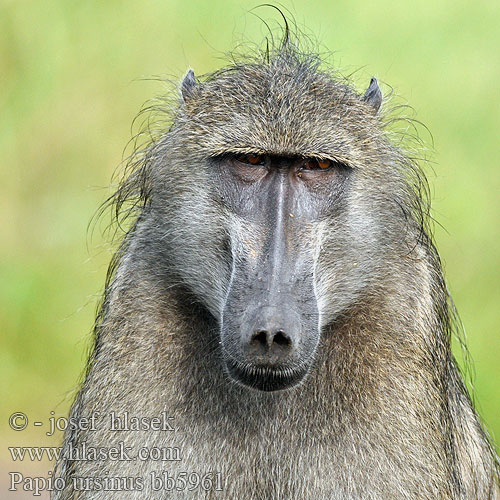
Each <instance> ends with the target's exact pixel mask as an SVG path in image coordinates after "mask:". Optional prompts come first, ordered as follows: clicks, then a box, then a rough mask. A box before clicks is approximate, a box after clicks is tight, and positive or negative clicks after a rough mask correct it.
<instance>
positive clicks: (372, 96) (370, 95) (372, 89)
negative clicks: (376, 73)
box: [363, 77, 382, 113]
mask: <svg viewBox="0 0 500 500" xmlns="http://www.w3.org/2000/svg"><path fill="white" fill-rule="evenodd" d="M363 101H365V102H367V103H368V104H369V105H370V106H371V107H372V108H373V110H374V112H375V113H377V112H378V110H379V109H380V105H381V104H382V91H381V90H380V87H379V86H378V82H377V79H376V78H375V77H373V78H372V79H371V80H370V86H369V87H368V88H367V89H366V92H365V95H364V96H363Z"/></svg>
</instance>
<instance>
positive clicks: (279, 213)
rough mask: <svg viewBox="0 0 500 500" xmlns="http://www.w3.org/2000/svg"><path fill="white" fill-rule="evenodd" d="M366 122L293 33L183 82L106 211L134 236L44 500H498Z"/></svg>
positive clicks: (414, 195)
mask: <svg viewBox="0 0 500 500" xmlns="http://www.w3.org/2000/svg"><path fill="white" fill-rule="evenodd" d="M382 101H383V96H382V93H381V90H380V88H379V85H378V83H377V80H376V79H375V78H373V79H372V80H371V82H370V84H369V86H368V89H367V90H366V92H364V93H358V92H357V91H356V90H355V89H354V87H353V85H352V84H351V83H350V82H349V80H348V79H346V78H343V77H341V76H340V75H339V74H338V73H337V72H336V71H333V70H332V69H329V67H327V66H326V65H325V63H324V62H322V61H321V58H320V56H319V55H317V53H314V51H306V50H304V49H300V48H299V44H298V43H297V42H296V40H295V39H292V38H291V37H290V35H289V33H288V32H287V34H286V36H284V37H283V40H282V41H281V42H280V43H278V44H276V45H275V46H272V44H271V47H269V46H268V47H267V48H266V49H265V50H262V52H261V53H258V54H257V55H255V56H253V57H248V58H247V59H235V60H234V61H233V62H231V63H229V65H228V66H227V67H225V68H223V69H221V70H219V71H216V72H215V73H213V74H210V75H206V76H204V77H202V78H197V77H196V76H195V74H194V72H193V71H192V70H189V71H188V73H187V75H186V76H185V78H184V79H183V81H182V84H181V85H180V87H179V91H178V97H177V98H176V100H175V103H174V105H173V107H169V106H167V104H165V105H164V106H163V108H164V111H165V116H164V118H163V123H165V121H168V125H166V126H165V127H164V128H163V130H160V131H159V132H158V134H153V137H152V140H151V142H150V143H149V144H148V145H146V146H144V147H143V148H141V149H140V150H139V152H137V153H136V155H135V156H134V159H133V160H132V163H131V168H130V169H129V171H128V176H126V177H125V179H124V181H123V183H122V184H121V185H120V187H119V188H118V190H117V192H116V194H115V195H114V197H113V198H112V200H111V201H112V203H114V205H115V208H116V211H117V214H118V216H120V214H124V213H125V215H129V216H130V217H131V218H132V221H133V222H132V223H131V224H130V229H128V230H127V231H126V234H125V236H124V238H123V240H122V242H121V245H120V247H119V250H118V252H117V253H116V255H115V258H114V259H113V262H112V264H111V267H110V272H109V275H108V281H107V286H106V290H105V296H104V299H103V304H102V307H101V309H100V313H99V314H98V317H97V321H96V327H95V344H94V347H93V351H92V353H91V355H90V359H89V363H88V369H87V372H86V376H85V380H84V382H83V385H82V387H81V390H80V391H79V393H78V396H77V397H76V400H75V402H74V404H73V407H72V410H71V417H72V422H73V424H75V425H72V426H71V428H70V429H69V430H68V431H67V432H66V436H65V441H64V447H63V450H64V453H63V458H62V459H61V461H60V463H59V464H58V466H57V470H56V472H57V476H58V477H59V478H61V482H60V483H59V485H61V484H62V486H59V487H58V488H56V490H55V491H54V492H53V498H54V499H56V500H69V499H85V500H87V499H93V500H98V499H111V498H113V499H114V498H116V499H121V500H126V499H131V500H132V499H141V500H143V499H166V498H176V499H180V498H192V499H201V498H204V499H217V500H294V499H296V500H308V499H310V500H326V499H328V500H341V499H342V500H345V499H360V500H361V499H363V500H368V499H373V500H375V499H377V500H386V499H412V500H414V499H429V500H431V499H432V500H434V499H438V498H439V499H475V500H477V499H492V498H498V465H497V464H498V461H497V457H496V455H495V452H494V449H493V446H492V445H491V444H490V442H489V440H488V437H487V435H486V433H485V431H484V430H483V428H482V426H481V423H480V421H479V418H478V416H477V415H476V413H475V411H474V409H473V406H472V403H471V400H470V398H469V395H468V392H467V390H466V387H465V385H464V383H463V380H462V377H461V375H460V373H459V370H458V368H457V364H456V361H455V359H454V357H453V355H452V352H451V347H450V337H451V335H452V333H453V328H454V326H453V325H454V308H453V304H452V302H451V299H450V297H449V294H448V291H447V288H446V285H445V281H444V278H443V273H442V269H441V264H440V259H439V256H438V253H437V251H436V249H435V247H434V244H433V241H432V237H431V232H430V231H429V227H428V223H429V206H428V202H427V197H426V194H425V192H426V180H425V177H424V175H423V173H422V171H421V168H420V167H419V162H418V160H416V159H414V155H412V154H409V153H408V152H406V149H405V147H404V146H401V145H396V144H395V143H394V139H393V138H394V135H393V134H391V132H390V129H388V126H389V125H388V124H390V119H388V118H387V109H386V106H387V104H386V103H385V102H384V105H383V106H381V105H382ZM160 107H162V106H161V105H160ZM165 117H166V118H165ZM129 220H130V219H129ZM92 416H94V417H95V419H96V420H95V422H94V423H95V425H89V421H85V418H88V419H90V418H91V417H92ZM113 419H114V421H113ZM81 422H83V425H80V424H81ZM113 422H114V424H113V425H114V427H112V423H113ZM76 423H78V425H76Z"/></svg>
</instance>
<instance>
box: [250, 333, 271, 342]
mask: <svg viewBox="0 0 500 500" xmlns="http://www.w3.org/2000/svg"><path fill="white" fill-rule="evenodd" d="M267 337H268V332H267V331H266V330H258V331H257V332H255V333H254V334H253V335H252V338H251V339H250V343H251V344H254V345H262V346H266V345H267Z"/></svg>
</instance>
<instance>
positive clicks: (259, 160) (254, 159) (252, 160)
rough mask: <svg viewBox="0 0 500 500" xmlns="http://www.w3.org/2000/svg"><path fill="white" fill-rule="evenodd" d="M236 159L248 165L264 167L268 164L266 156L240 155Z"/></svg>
mask: <svg viewBox="0 0 500 500" xmlns="http://www.w3.org/2000/svg"><path fill="white" fill-rule="evenodd" d="M236 159H237V160H238V161H239V162H240V163H246V164H248V165H264V164H265V163H266V157H265V156H264V155H258V154H253V153H249V154H244V155H239V156H237V157H236Z"/></svg>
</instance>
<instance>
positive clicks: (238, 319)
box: [213, 154, 349, 390]
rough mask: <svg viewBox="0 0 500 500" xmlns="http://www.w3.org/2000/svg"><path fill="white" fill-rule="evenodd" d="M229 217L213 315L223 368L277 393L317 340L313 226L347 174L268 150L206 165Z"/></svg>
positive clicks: (317, 228)
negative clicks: (225, 275) (220, 290)
mask: <svg viewBox="0 0 500 500" xmlns="http://www.w3.org/2000/svg"><path fill="white" fill-rule="evenodd" d="M213 168H214V171H215V172H216V176H217V184H216V185H217V194H218V196H219V197H220V199H222V200H224V204H225V206H226V207H227V209H228V211H229V212H230V214H231V224H230V248H231V253H232V269H231V278H230V282H229V284H228V289H227V295H226V298H225V301H224V305H223V308H222V314H221V320H220V322H221V341H222V347H223V352H224V362H225V365H226V368H227V372H228V373H229V375H230V376H231V377H233V378H234V379H235V380H237V381H239V382H241V383H243V384H246V385H249V386H251V387H256V388H258V389H262V390H278V389H284V388H286V387H289V386H291V385H293V384H294V383H296V382H297V381H299V380H300V379H301V378H302V377H303V376H304V375H305V373H306V372H307V371H308V368H309V366H310V365H311V362H312V359H313V355H314V352H315V350H316V347H317V345H318V342H319V337H320V324H319V309H318V298H317V280H316V268H317V264H318V256H319V254H320V244H321V237H320V234H321V225H322V220H324V219H325V217H327V216H328V215H329V214H331V213H332V212H334V211H336V210H339V209H340V207H341V205H342V203H343V201H342V192H343V190H344V189H345V186H346V184H347V182H348V179H349V168H348V167H346V166H344V165H342V164H339V163H336V162H333V161H331V160H328V159H317V158H300V157H297V156H285V155H275V154H239V155H234V154H231V155H224V156H222V157H218V158H216V159H215V160H214V161H213Z"/></svg>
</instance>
